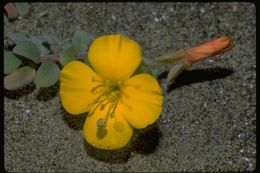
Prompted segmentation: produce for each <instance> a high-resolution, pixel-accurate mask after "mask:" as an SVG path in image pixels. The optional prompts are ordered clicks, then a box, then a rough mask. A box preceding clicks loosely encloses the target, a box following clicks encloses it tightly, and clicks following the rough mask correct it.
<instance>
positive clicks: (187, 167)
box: [4, 3, 256, 172]
mask: <svg viewBox="0 0 260 173" xmlns="http://www.w3.org/2000/svg"><path fill="white" fill-rule="evenodd" d="M30 6H31V8H30V12H29V14H28V15H27V16H26V17H24V18H22V19H18V20H16V21H15V22H13V23H10V22H8V21H5V22H4V34H5V35H6V34H7V33H8V32H10V31H12V32H21V33H24V34H32V35H38V36H40V35H42V34H44V33H45V34H48V33H49V34H52V33H57V34H58V36H59V37H60V38H61V39H62V40H64V41H70V40H71V38H72V36H73V34H74V32H75V30H83V31H86V32H90V33H92V34H93V35H92V36H98V35H103V34H110V33H123V34H125V35H127V36H129V37H131V38H133V39H135V40H136V41H137V42H138V43H139V44H140V45H141V47H142V49H143V54H144V56H145V57H146V58H154V57H156V56H159V55H161V54H163V53H166V52H169V51H174V50H178V49H180V48H187V47H191V46H193V45H195V44H198V43H200V42H203V41H206V40H209V39H212V38H214V37H219V36H223V35H230V36H231V37H232V39H233V41H234V44H235V46H236V47H235V48H233V49H232V50H231V51H229V52H228V53H225V54H223V55H220V56H217V57H216V58H214V59H210V60H205V61H203V62H199V63H198V64H196V65H195V66H193V68H192V69H190V71H188V72H185V73H183V74H182V75H181V76H180V77H179V78H178V79H177V81H176V83H175V84H174V85H172V86H171V87H170V89H169V91H168V92H165V94H166V96H165V97H164V109H163V112H162V114H161V116H160V118H159V119H158V121H157V123H155V124H154V125H152V126H150V127H148V128H146V129H144V130H141V131H137V133H136V135H135V136H134V137H133V140H132V142H131V143H129V145H128V146H127V147H126V148H124V149H122V150H118V151H102V150H97V149H95V148H93V147H91V146H89V145H88V144H87V143H86V142H85V139H84V138H83V135H82V125H83V122H84V115H82V116H79V117H76V118H75V117H73V116H71V115H69V114H68V113H66V112H65V111H64V109H63V108H62V106H61V103H60V98H59V94H58V87H59V84H58V83H57V84H56V85H55V86H53V87H50V88H47V89H39V88H35V86H34V85H29V86H27V87H25V88H24V89H20V90H18V91H12V92H8V91H5V95H4V140H5V141H4V156H5V157H4V158H5V162H4V165H5V169H6V170H7V171H8V172H23V171H32V172H45V171H47V172H64V171H65V172H81V171H82V172H83V171H84V172H85V171H98V172H100V171H113V172H116V171H130V172H133V171H143V172H154V171H156V172H160V171H163V172H165V171H231V170H233V171H246V170H253V169H255V165H256V160H255V159H256V110H255V108H256V52H255V51H256V35H255V34H256V26H255V25H256V17H255V14H256V12H255V6H254V5H253V4H250V3H30ZM161 85H162V88H163V90H164V91H166V84H165V78H163V79H162V80H161Z"/></svg>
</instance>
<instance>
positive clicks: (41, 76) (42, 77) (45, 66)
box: [34, 60, 60, 87]
mask: <svg viewBox="0 0 260 173" xmlns="http://www.w3.org/2000/svg"><path fill="white" fill-rule="evenodd" d="M59 76H60V69H59V67H58V65H57V64H56V63H54V62H53V61H51V60H47V61H45V62H44V63H42V65H41V66H40V68H39V69H38V71H37V73H36V77H35V79H34V83H35V84H36V85H37V86H39V87H49V86H51V85H54V84H55V83H56V82H57V81H58V79H59Z"/></svg>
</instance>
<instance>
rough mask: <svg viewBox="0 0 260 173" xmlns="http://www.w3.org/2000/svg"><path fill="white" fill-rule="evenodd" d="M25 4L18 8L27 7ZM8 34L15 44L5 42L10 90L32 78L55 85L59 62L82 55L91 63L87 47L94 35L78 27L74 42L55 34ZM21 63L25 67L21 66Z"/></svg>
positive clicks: (61, 63)
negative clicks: (66, 41) (64, 39)
mask: <svg viewBox="0 0 260 173" xmlns="http://www.w3.org/2000/svg"><path fill="white" fill-rule="evenodd" d="M20 5H21V4H20V3H19V5H18V6H20ZM23 5H24V4H22V5H21V6H20V7H18V8H21V9H22V8H26V7H24V6H23ZM23 10H26V9H23ZM24 12H25V11H24ZM8 37H9V39H11V40H12V41H13V42H14V44H15V45H14V47H12V46H11V47H10V46H5V49H8V50H5V52H4V74H5V75H6V76H5V77H4V87H5V88H6V89H8V90H15V89H19V88H21V87H23V86H25V85H27V84H29V83H31V82H34V83H35V84H36V86H37V87H49V86H52V85H54V84H55V83H56V82H57V81H58V80H59V73H60V68H59V65H61V66H65V65H66V64H67V63H69V62H70V61H73V60H80V59H83V60H84V62H85V63H86V64H88V65H89V62H88V60H87V58H86V51H87V49H88V46H89V44H90V41H91V39H90V38H91V36H89V35H88V34H87V33H85V32H82V31H77V32H76V33H75V34H74V36H73V38H72V42H71V43H63V42H62V41H61V40H60V39H59V38H58V37H57V36H56V35H54V34H45V35H43V36H42V37H37V36H32V35H30V36H28V37H27V36H26V35H24V34H21V33H14V32H11V33H9V34H8ZM7 44H8V42H7ZM12 48H13V49H12ZM21 65H23V67H21V68H19V67H20V66H21ZM17 68H19V69H17Z"/></svg>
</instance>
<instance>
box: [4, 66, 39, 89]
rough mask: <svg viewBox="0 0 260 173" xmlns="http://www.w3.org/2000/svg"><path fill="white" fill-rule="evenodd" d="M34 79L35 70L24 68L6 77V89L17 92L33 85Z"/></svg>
mask: <svg viewBox="0 0 260 173" xmlns="http://www.w3.org/2000/svg"><path fill="white" fill-rule="evenodd" d="M34 77H35V70H34V69H33V68H32V67H29V66H24V67H21V68H19V69H16V70H15V71H13V72H12V73H10V74H9V75H7V76H5V77H4V87H5V88H6V89H8V90H15V89H18V88H21V87H23V86H25V85H27V84H29V83H31V82H32V81H33V79H34Z"/></svg>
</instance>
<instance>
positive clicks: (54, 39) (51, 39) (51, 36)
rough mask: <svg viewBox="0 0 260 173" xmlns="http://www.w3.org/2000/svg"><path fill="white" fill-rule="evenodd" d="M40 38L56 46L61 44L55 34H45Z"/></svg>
mask: <svg viewBox="0 0 260 173" xmlns="http://www.w3.org/2000/svg"><path fill="white" fill-rule="evenodd" d="M42 38H43V41H44V42H47V43H49V44H51V45H54V46H56V47H60V46H61V44H62V41H61V40H60V39H59V38H58V36H57V35H54V34H45V35H44V36H43V37H42Z"/></svg>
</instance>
